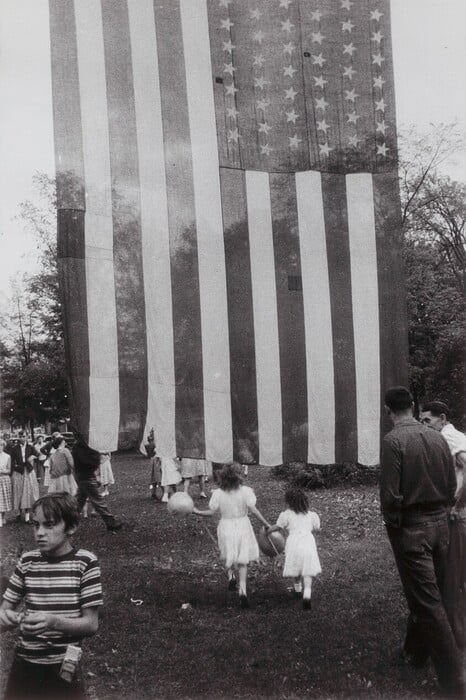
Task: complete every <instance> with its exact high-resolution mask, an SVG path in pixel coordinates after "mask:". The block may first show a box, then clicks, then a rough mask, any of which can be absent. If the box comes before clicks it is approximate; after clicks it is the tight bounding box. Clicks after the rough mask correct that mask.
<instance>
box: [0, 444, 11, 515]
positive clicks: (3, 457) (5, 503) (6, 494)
mask: <svg viewBox="0 0 466 700" xmlns="http://www.w3.org/2000/svg"><path fill="white" fill-rule="evenodd" d="M5 447H6V442H5V440H0V527H3V522H4V518H5V513H6V512H7V511H9V510H11V506H12V500H11V457H10V455H9V454H7V453H6V452H5V451H4V450H5Z"/></svg>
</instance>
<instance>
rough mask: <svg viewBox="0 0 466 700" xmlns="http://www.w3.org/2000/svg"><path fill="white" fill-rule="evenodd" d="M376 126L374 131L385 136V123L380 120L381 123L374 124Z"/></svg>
mask: <svg viewBox="0 0 466 700" xmlns="http://www.w3.org/2000/svg"><path fill="white" fill-rule="evenodd" d="M376 124H377V126H376V128H375V131H376V132H377V131H379V132H380V133H381V134H384V135H385V132H386V131H387V127H386V126H385V121H384V120H383V119H382V121H381V122H376Z"/></svg>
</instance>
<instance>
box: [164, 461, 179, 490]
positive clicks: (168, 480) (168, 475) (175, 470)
mask: <svg viewBox="0 0 466 700" xmlns="http://www.w3.org/2000/svg"><path fill="white" fill-rule="evenodd" d="M160 461H161V462H162V467H161V471H162V483H161V485H162V486H173V485H176V484H179V483H180V481H181V474H180V471H179V464H180V461H179V459H177V458H176V457H160Z"/></svg>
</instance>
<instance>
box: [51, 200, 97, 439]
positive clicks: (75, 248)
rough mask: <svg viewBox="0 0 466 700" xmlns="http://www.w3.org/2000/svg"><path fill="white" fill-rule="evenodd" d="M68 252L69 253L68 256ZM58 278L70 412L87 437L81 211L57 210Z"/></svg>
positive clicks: (88, 407) (88, 371) (85, 327)
mask: <svg viewBox="0 0 466 700" xmlns="http://www.w3.org/2000/svg"><path fill="white" fill-rule="evenodd" d="M70 253H72V255H69V254H70ZM58 279H59V289H60V298H61V308H62V318H63V327H64V334H63V336H64V343H65V357H66V365H67V375H68V386H69V394H70V396H69V400H70V415H71V416H72V420H73V423H74V427H75V428H77V429H78V430H79V432H80V433H82V434H83V435H84V436H85V438H86V440H87V439H88V437H89V411H90V397H89V373H90V363H89V333H88V330H89V328H88V318H87V297H86V261H85V257H84V212H83V211H81V210H74V211H72V210H69V209H66V210H59V211H58Z"/></svg>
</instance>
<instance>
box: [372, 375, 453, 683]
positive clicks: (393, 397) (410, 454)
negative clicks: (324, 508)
mask: <svg viewBox="0 0 466 700" xmlns="http://www.w3.org/2000/svg"><path fill="white" fill-rule="evenodd" d="M385 406H386V410H387V412H388V415H389V416H390V418H391V420H392V422H393V429H392V430H391V431H390V432H389V433H387V435H385V437H384V438H383V441H382V456H381V471H380V502H381V509H382V514H383V519H384V523H385V525H386V528H387V535H388V538H389V540H390V544H391V546H392V550H393V554H394V557H395V561H396V565H397V567H398V572H399V575H400V579H401V583H402V585H403V589H404V592H405V596H406V600H407V603H408V607H409V612H410V615H409V618H408V628H407V632H406V637H405V641H404V645H403V650H402V653H403V657H404V658H405V659H406V661H408V662H410V663H412V664H413V665H416V666H420V665H423V664H424V663H425V662H426V661H427V659H428V657H429V656H431V658H432V661H433V663H434V666H435V670H436V672H437V677H438V680H439V684H440V686H441V688H442V690H443V692H444V693H445V694H446V695H449V696H450V697H463V695H464V692H465V680H464V677H463V674H464V671H463V667H462V661H461V655H460V651H459V649H458V645H457V643H456V639H455V636H454V634H453V630H452V628H451V625H450V622H449V620H448V616H447V612H446V609H445V599H444V582H445V574H446V569H447V561H448V507H449V506H451V505H453V503H454V499H455V490H456V476H455V468H454V464H453V459H452V456H451V454H450V450H449V449H448V445H447V443H446V442H445V440H444V439H443V437H442V436H441V435H440V434H439V433H438V432H436V431H435V430H431V429H430V428H428V427H426V426H424V425H421V423H419V422H418V421H417V420H415V418H414V417H413V406H414V404H413V398H412V396H411V393H410V392H409V390H408V389H406V387H393V388H392V389H389V390H388V391H387V393H386V394H385Z"/></svg>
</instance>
